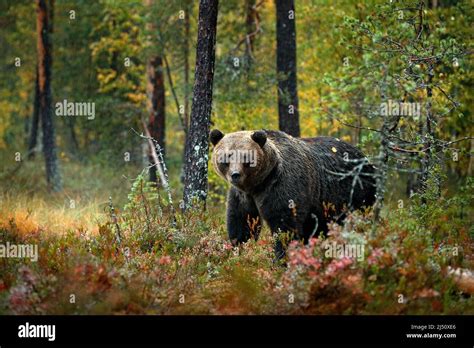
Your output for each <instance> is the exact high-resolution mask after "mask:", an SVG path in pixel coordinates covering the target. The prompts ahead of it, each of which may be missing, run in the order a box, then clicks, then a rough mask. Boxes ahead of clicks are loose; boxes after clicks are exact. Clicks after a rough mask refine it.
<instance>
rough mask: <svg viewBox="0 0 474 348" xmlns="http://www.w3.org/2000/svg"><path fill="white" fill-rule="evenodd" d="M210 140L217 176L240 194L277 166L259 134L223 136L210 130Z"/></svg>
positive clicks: (270, 146)
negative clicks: (239, 191) (212, 146)
mask: <svg viewBox="0 0 474 348" xmlns="http://www.w3.org/2000/svg"><path fill="white" fill-rule="evenodd" d="M210 140H211V143H212V144H213V145H214V152H213V156H212V163H213V165H214V168H215V170H216V172H217V174H219V176H221V177H222V178H224V179H225V180H226V181H228V182H229V183H231V184H232V185H233V186H235V187H236V188H237V189H239V190H241V191H245V192H249V191H252V189H253V188H255V186H257V185H258V184H260V183H261V182H262V181H263V180H265V178H266V177H267V176H268V174H269V173H270V172H271V171H272V170H273V168H275V166H276V165H277V163H278V158H279V155H278V151H277V149H276V147H275V145H274V144H273V142H272V140H270V139H268V138H267V133H266V132H265V131H263V130H258V131H240V132H235V133H230V134H227V135H224V134H223V133H222V132H221V131H220V130H217V129H214V130H213V131H211V133H210Z"/></svg>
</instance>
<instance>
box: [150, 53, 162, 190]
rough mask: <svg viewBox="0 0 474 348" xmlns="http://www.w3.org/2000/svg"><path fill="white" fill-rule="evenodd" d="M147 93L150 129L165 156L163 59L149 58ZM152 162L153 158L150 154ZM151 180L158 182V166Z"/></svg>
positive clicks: (151, 173)
mask: <svg viewBox="0 0 474 348" xmlns="http://www.w3.org/2000/svg"><path fill="white" fill-rule="evenodd" d="M146 75H147V88H146V89H147V95H148V114H149V118H148V129H149V131H150V134H151V136H152V137H153V138H154V139H155V140H156V141H157V142H158V144H159V145H160V148H161V151H162V155H163V157H164V156H165V84H164V77H163V59H162V58H161V57H160V56H153V57H151V58H150V59H149V60H148V63H147V67H146ZM150 162H151V163H153V159H152V158H151V156H150ZM150 181H154V182H158V181H157V177H156V167H151V168H150Z"/></svg>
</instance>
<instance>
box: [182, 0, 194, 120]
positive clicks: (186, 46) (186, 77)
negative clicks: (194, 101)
mask: <svg viewBox="0 0 474 348" xmlns="http://www.w3.org/2000/svg"><path fill="white" fill-rule="evenodd" d="M191 8H192V7H191V1H190V0H187V1H186V2H185V10H184V45H183V46H184V47H183V54H184V127H185V128H186V129H188V127H189V99H190V98H189V39H190V27H191V25H190V22H189V12H190V11H191Z"/></svg>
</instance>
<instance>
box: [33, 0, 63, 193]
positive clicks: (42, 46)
mask: <svg viewBox="0 0 474 348" xmlns="http://www.w3.org/2000/svg"><path fill="white" fill-rule="evenodd" d="M36 14H37V18H36V30H37V50H38V97H39V98H38V99H39V117H40V119H41V124H42V130H43V152H44V158H45V164H46V180H47V182H48V187H49V188H50V189H51V190H53V191H61V189H62V183H61V176H60V173H59V164H58V158H57V154H56V138H55V131H54V122H53V110H52V95H51V62H52V59H51V45H50V30H51V29H50V27H49V18H48V17H49V16H48V8H47V1H46V0H36Z"/></svg>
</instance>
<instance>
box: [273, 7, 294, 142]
mask: <svg viewBox="0 0 474 348" xmlns="http://www.w3.org/2000/svg"><path fill="white" fill-rule="evenodd" d="M276 17H277V20H276V35H277V54H276V56H277V74H278V120H279V122H278V124H279V127H280V130H282V131H284V132H286V133H288V134H290V135H292V136H295V137H299V136H300V123H299V112H298V91H297V87H296V28H295V4H294V0H276Z"/></svg>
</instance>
